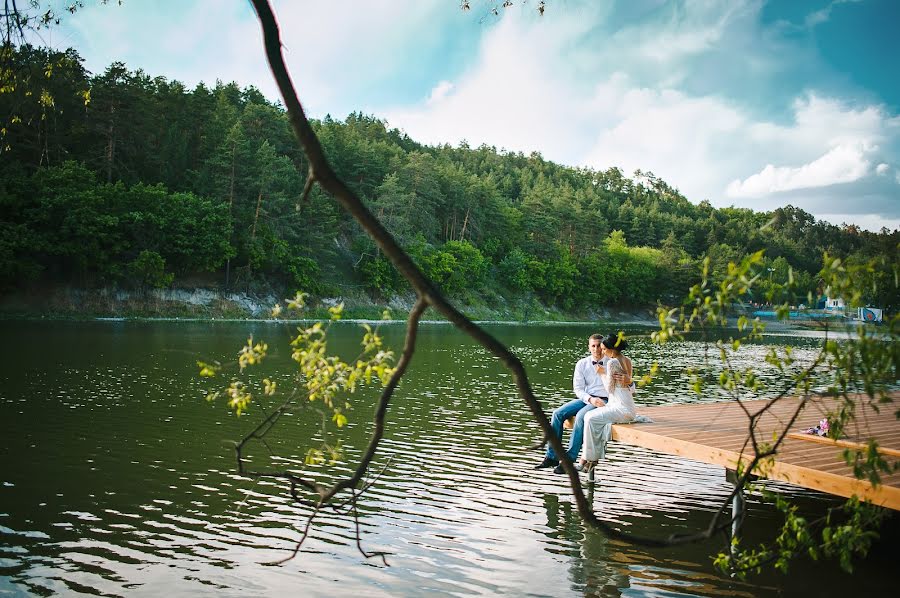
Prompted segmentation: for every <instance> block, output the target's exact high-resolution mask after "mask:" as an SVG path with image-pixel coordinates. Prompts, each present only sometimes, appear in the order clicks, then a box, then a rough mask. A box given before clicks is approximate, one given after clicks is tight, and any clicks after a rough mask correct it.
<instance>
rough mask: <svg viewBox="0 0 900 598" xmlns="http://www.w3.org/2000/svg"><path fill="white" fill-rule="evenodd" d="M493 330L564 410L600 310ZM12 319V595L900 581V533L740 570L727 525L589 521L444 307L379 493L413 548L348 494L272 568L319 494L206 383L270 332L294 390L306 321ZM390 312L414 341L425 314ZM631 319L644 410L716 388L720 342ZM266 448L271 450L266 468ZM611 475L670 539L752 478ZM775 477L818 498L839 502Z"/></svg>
mask: <svg viewBox="0 0 900 598" xmlns="http://www.w3.org/2000/svg"><path fill="white" fill-rule="evenodd" d="M489 329H490V330H491V331H492V332H493V333H494V334H495V335H496V336H498V337H499V338H500V339H501V340H502V341H504V342H506V343H508V344H509V345H510V346H511V348H512V349H513V350H514V351H515V353H516V354H517V355H519V357H520V358H521V359H522V361H523V362H524V363H525V365H526V368H527V370H528V372H529V375H530V376H531V380H532V384H533V386H534V389H535V392H536V394H537V395H538V396H539V397H540V398H541V400H542V401H543V403H544V405H545V407H546V408H548V409H552V408H553V407H555V406H557V405H559V404H561V403H562V402H564V401H566V400H568V399H569V398H570V397H571V375H572V367H573V365H574V363H575V361H576V360H577V359H578V358H579V357H580V356H581V355H582V354H584V352H585V350H586V338H587V336H588V335H589V334H590V333H592V332H594V331H595V330H594V328H593V327H591V326H586V325H530V326H523V325H493V326H490V327H489ZM0 330H2V332H3V340H4V344H5V345H6V347H5V348H4V350H3V352H2V355H3V357H2V359H0V417H2V422H3V426H2V432H0V458H2V462H0V463H2V465H0V595H7V594H11V595H28V594H30V595H50V594H78V593H80V594H92V595H104V596H131V595H162V594H168V595H171V596H182V595H192V596H193V595H209V596H281V595H303V596H349V595H355V596H418V595H452V596H460V595H510V596H577V595H603V596H618V595H625V596H638V595H641V596H644V595H646V596H712V595H730V596H779V595H801V594H809V595H815V596H823V595H834V596H848V595H853V594H857V595H860V596H862V595H869V594H870V593H871V594H874V593H875V592H878V593H879V594H881V593H883V592H892V591H893V590H895V588H896V587H897V583H896V582H897V581H898V576H897V572H896V567H895V564H896V560H895V559H893V557H889V554H890V551H889V550H888V548H887V546H886V545H888V544H890V543H891V542H883V543H881V544H880V545H879V546H877V547H876V550H875V551H874V552H873V554H872V555H871V557H870V558H869V559H867V560H866V561H865V562H862V563H859V564H858V565H857V567H856V569H855V572H854V573H853V574H852V575H848V574H845V573H843V572H842V571H841V570H840V569H839V567H838V566H837V564H836V563H831V562H827V563H813V564H809V563H805V564H804V563H799V564H797V565H795V566H794V567H793V568H792V569H791V572H790V574H788V575H787V576H782V575H775V574H770V575H767V576H765V577H764V578H762V579H755V580H753V581H750V582H739V581H735V580H731V579H728V578H724V577H721V576H719V575H717V574H716V573H715V571H714V570H713V567H712V565H711V557H712V556H713V555H714V554H715V553H716V552H717V551H718V549H719V548H720V543H718V542H716V543H711V544H710V543H707V544H699V545H691V546H681V547H678V548H670V549H662V550H661V549H645V548H640V547H636V546H633V545H629V544H627V543H623V542H620V541H616V540H610V539H609V538H607V537H605V536H604V535H603V534H601V533H599V532H595V531H593V530H587V529H586V528H585V526H584V525H582V523H581V521H580V518H579V517H578V514H577V512H576V511H575V508H574V505H573V501H572V499H571V496H570V489H569V488H568V483H567V478H566V477H565V476H557V475H554V474H553V473H550V472H549V471H546V470H544V471H534V470H533V469H532V466H533V465H535V464H536V463H537V462H538V461H539V460H540V458H541V455H540V453H539V452H538V451H536V450H534V449H529V446H531V445H532V444H533V443H534V442H535V440H537V438H538V436H539V432H538V428H537V425H536V424H535V423H534V422H533V420H532V418H531V415H530V413H529V412H528V410H527V409H526V408H525V407H524V405H523V404H522V403H521V402H520V400H519V399H518V397H517V396H516V393H515V389H514V387H513V385H512V382H511V379H510V377H509V376H508V375H507V374H506V373H505V372H504V370H503V369H502V368H501V367H500V366H499V365H498V364H497V363H496V361H495V360H494V359H492V358H491V357H490V356H488V355H487V354H486V353H485V351H484V350H482V349H481V348H479V347H478V346H476V345H475V344H474V343H473V342H472V341H470V340H468V339H467V338H465V337H463V336H462V335H461V334H459V333H458V332H456V331H455V330H453V329H452V328H451V327H450V326H447V325H441V324H430V325H423V327H422V332H421V336H420V341H419V350H418V352H417V354H416V356H415V358H414V360H413V364H412V366H411V368H410V370H409V372H408V373H407V376H406V377H405V378H404V382H403V383H402V385H401V387H400V388H399V389H398V391H397V393H396V395H395V399H394V402H393V404H392V407H391V411H390V415H389V429H388V432H387V435H386V437H385V440H384V442H383V444H382V448H381V449H380V450H379V453H378V455H377V457H376V462H375V467H374V469H375V470H379V469H380V468H381V467H383V466H384V465H385V464H386V463H389V466H388V467H387V469H386V470H385V471H384V473H383V475H382V476H381V477H380V478H379V479H378V480H377V482H376V483H375V484H374V485H373V486H372V487H371V488H370V489H369V491H368V493H367V496H366V497H365V499H364V500H363V501H362V503H361V510H360V526H361V529H362V539H363V547H364V548H365V549H367V550H383V551H386V552H388V553H390V555H389V556H388V563H389V565H390V566H389V567H385V566H383V565H382V564H381V561H380V560H379V559H371V560H367V559H365V558H364V557H363V556H362V555H361V554H360V552H359V551H358V549H357V548H356V545H355V541H354V537H355V533H354V525H353V520H352V518H350V517H347V516H338V515H335V514H333V513H330V512H329V513H325V514H323V515H321V516H320V518H319V519H317V520H316V522H315V524H314V525H313V528H312V531H311V537H310V538H309V539H308V540H307V542H306V544H305V545H304V549H303V551H302V552H301V553H300V554H299V555H298V556H297V558H295V559H294V560H292V561H289V562H287V563H285V564H283V565H280V566H267V565H265V564H261V563H266V562H271V561H274V560H278V559H281V558H284V557H285V556H287V555H288V554H289V551H290V550H292V549H293V547H294V546H295V544H296V542H297V540H298V539H299V538H300V537H301V535H302V532H303V528H304V525H305V522H306V515H307V514H308V512H307V511H305V510H304V509H303V508H301V507H299V506H297V505H295V504H294V503H292V502H291V500H290V497H289V495H288V493H287V489H286V487H285V486H284V485H282V484H278V483H274V482H262V481H261V482H254V481H252V480H248V479H244V478H241V477H239V476H237V475H236V474H235V467H234V453H233V450H232V449H231V448H230V445H229V442H231V441H234V440H237V439H239V438H240V437H241V435H242V434H244V433H246V432H247V431H248V430H250V429H251V428H252V426H254V425H255V423H256V422H258V421H259V418H260V417H261V412H260V410H259V409H258V408H252V409H251V411H250V413H249V414H248V415H245V416H242V417H241V418H236V417H235V416H234V415H232V414H230V413H229V412H228V410H227V409H226V408H225V406H224V404H221V403H220V404H209V403H207V402H205V401H204V400H203V396H204V395H205V390H206V388H207V387H208V384H207V383H206V382H204V381H201V380H200V379H199V378H198V377H197V375H196V373H197V368H196V366H195V361H196V360H197V359H207V360H209V359H220V360H227V359H229V356H234V355H235V354H236V352H237V350H238V349H239V347H240V346H241V345H242V344H243V343H244V342H245V340H246V338H247V336H248V335H250V334H253V335H254V338H257V339H265V340H267V341H268V343H269V346H270V353H271V357H270V359H269V360H268V361H267V363H266V365H265V366H264V369H263V372H264V373H266V374H267V375H271V376H274V377H275V378H276V379H278V380H279V382H280V383H281V384H282V387H284V386H285V385H287V384H288V383H289V381H290V365H291V362H290V360H289V347H288V345H287V339H288V337H289V334H290V332H291V331H292V327H291V326H288V325H280V324H267V323H246V322H241V323H197V322H89V323H85V322H81V323H68V322H67V323H59V322H53V323H44V322H0ZM383 331H384V333H385V335H386V337H387V339H388V343H389V344H391V345H392V346H394V347H397V348H399V344H400V342H401V340H402V334H403V331H402V326H400V325H388V326H386V327H384V328H383ZM601 331H602V330H601ZM628 332H629V334H630V335H634V336H632V337H630V338H631V339H632V341H633V342H632V345H633V348H632V350H631V351H630V353H631V355H632V357H633V359H634V360H635V365H636V368H637V369H638V370H646V365H647V364H648V363H649V362H650V361H652V360H654V359H655V360H658V361H659V362H660V363H661V364H662V365H663V368H664V373H663V375H662V376H661V377H660V380H659V381H658V382H657V383H655V384H654V385H653V386H652V387H651V388H647V389H644V390H643V391H642V392H640V393H639V394H638V396H637V397H636V399H637V402H638V407H639V409H640V406H641V405H656V404H663V403H669V402H673V401H695V400H697V399H695V398H693V397H691V396H690V395H688V394H686V391H685V390H684V380H683V376H681V375H680V372H681V370H682V369H683V368H684V367H686V366H687V365H688V364H690V363H694V362H696V361H698V360H700V359H702V358H703V353H702V350H701V348H700V345H699V344H698V343H694V342H687V343H681V344H673V345H669V346H666V347H662V348H660V347H656V346H653V345H652V344H650V342H649V338H648V333H649V329H638V328H633V329H629V331H628ZM359 338H360V333H359V326H358V325H354V324H350V323H347V324H341V325H339V326H336V327H335V328H333V329H332V332H331V335H330V339H331V342H332V344H333V345H334V347H335V348H336V350H337V351H338V352H339V353H341V354H342V355H344V356H350V355H352V354H354V353H355V351H356V347H357V346H358V342H359ZM818 342H820V339H819V338H817V335H816V334H810V333H807V334H805V335H803V336H799V335H792V336H784V335H783V336H771V337H768V338H767V340H766V341H765V342H764V343H761V344H759V345H755V346H748V347H746V348H745V349H744V350H742V352H741V358H742V360H743V361H742V363H743V364H744V365H753V366H754V367H757V368H759V369H760V370H761V371H762V373H763V376H764V377H766V376H775V375H776V374H775V372H772V371H770V370H769V369H768V366H767V365H766V364H765V363H764V361H763V355H764V353H765V351H766V349H767V348H768V347H769V346H771V345H772V344H775V345H785V344H790V345H792V346H794V347H796V348H797V350H798V354H799V355H800V357H801V361H802V358H803V357H804V356H808V355H810V354H811V353H812V351H813V350H814V348H815V346H816V344H817V343H818ZM712 357H714V356H711V358H712ZM232 358H233V357H232ZM374 396H375V395H374V394H373V393H372V392H368V393H363V394H362V395H361V396H360V397H358V398H357V399H355V405H356V407H355V409H354V411H353V412H352V413H351V414H350V420H351V425H350V426H349V429H348V430H347V432H346V435H345V436H344V443H345V444H346V446H347V452H348V455H350V456H356V455H358V454H359V451H360V450H361V449H362V448H363V447H364V444H365V441H366V440H367V438H368V434H369V431H370V426H369V424H368V422H369V420H370V419H371V405H372V399H373V397H374ZM714 399H715V397H713V396H709V397H706V400H714ZM316 427H317V420H316V417H315V416H314V415H313V414H312V413H311V412H309V411H303V412H297V413H295V414H293V415H291V416H290V417H286V418H285V419H284V420H282V422H281V424H280V425H279V428H277V429H276V431H275V432H273V434H272V436H271V438H270V443H269V444H270V448H271V450H272V451H273V452H274V453H275V454H276V455H277V456H276V458H275V463H281V464H282V466H284V467H298V468H299V467H302V463H303V458H304V455H305V451H306V448H307V444H306V443H305V440H304V439H305V438H306V436H307V435H308V434H309V433H311V432H313V431H314V430H315V429H316ZM264 453H265V451H264V450H263V449H259V450H257V451H256V452H255V453H253V455H252V456H253V458H254V459H257V460H258V461H256V462H259V463H262V462H263V461H266V460H267V459H268V457H265V454H264ZM266 462H268V461H266ZM337 467H338V468H339V469H340V470H342V471H347V470H348V469H349V466H348V465H346V464H344V465H338V466H337ZM314 469H315V468H314ZM319 469H322V468H319ZM599 481H600V484H599V486H598V488H597V489H596V490H595V491H594V492H593V493H592V500H593V504H594V506H595V509H596V510H597V512H598V513H599V515H600V517H601V518H603V519H604V520H606V521H608V522H610V523H612V524H614V525H616V526H618V527H621V528H623V529H627V530H629V531H633V532H635V533H638V534H641V535H647V536H665V535H668V534H670V533H674V532H691V531H696V530H698V529H702V528H703V527H704V526H705V525H706V523H707V522H708V520H709V517H710V515H711V513H713V512H714V511H715V510H716V509H717V508H718V506H719V504H720V502H721V501H722V500H724V499H725V497H727V495H728V493H729V490H730V488H729V486H728V484H727V482H726V480H725V476H724V471H723V470H722V468H719V467H713V466H709V465H704V464H700V463H695V462H692V461H688V460H685V459H679V458H676V457H671V456H667V455H661V454H657V453H653V452H651V451H648V450H644V449H641V448H636V447H630V446H626V445H620V444H618V443H613V445H611V450H610V452H609V459H608V460H607V461H605V462H603V463H602V469H601V471H600V473H599ZM773 487H774V488H777V489H779V490H780V491H782V492H784V493H786V494H789V495H791V496H793V497H795V498H796V499H797V501H798V504H799V505H800V508H801V510H802V511H803V512H804V513H805V514H807V515H808V516H810V517H815V516H818V515H821V513H822V512H823V511H824V509H826V508H827V507H829V506H832V505H834V504H835V499H833V498H831V497H828V496H826V495H822V494H818V493H814V492H808V491H804V490H801V489H798V488H795V487H792V486H788V485H773ZM748 508H749V519H748V523H747V525H746V533H747V535H748V537H749V538H753V537H754V536H757V535H760V534H764V533H767V532H770V531H771V530H772V529H774V527H775V526H776V525H777V523H778V517H777V514H776V513H775V510H774V509H773V508H772V507H770V506H768V505H765V504H762V503H761V502H760V501H759V500H758V499H757V497H754V496H750V497H748ZM894 529H896V526H895V527H894ZM893 540H894V541H895V540H896V538H893Z"/></svg>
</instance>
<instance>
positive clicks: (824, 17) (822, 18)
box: [803, 0, 861, 28]
mask: <svg viewBox="0 0 900 598" xmlns="http://www.w3.org/2000/svg"><path fill="white" fill-rule="evenodd" d="M860 1H861V0H832V2H831V3H830V4H828V6H826V7H825V8H822V9H819V10H816V11H813V12H811V13H809V14H808V15H806V18H805V19H804V20H803V24H804V25H805V26H806V27H809V28H812V27H815V26H817V25H821V24H822V23H824V22H826V21H828V19H830V18H831V11H832V10H834V7H835V6H837V5H838V4H848V3H852V2H860Z"/></svg>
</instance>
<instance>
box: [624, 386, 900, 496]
mask: <svg viewBox="0 0 900 598" xmlns="http://www.w3.org/2000/svg"><path fill="white" fill-rule="evenodd" d="M892 397H893V398H894V401H895V402H894V403H887V404H885V405H883V406H882V408H881V409H880V410H879V411H877V412H876V411H875V410H874V409H872V408H871V407H869V406H868V405H867V404H866V401H865V400H863V399H861V400H859V401H858V402H857V405H858V411H857V417H856V419H855V420H854V422H852V423H851V424H850V428H849V429H848V430H846V433H845V437H844V438H842V439H840V440H837V441H835V440H830V439H827V438H823V437H820V436H815V435H810V434H803V433H802V431H803V430H805V429H807V428H811V427H813V426H815V425H816V424H817V423H818V422H819V420H821V419H822V418H824V417H825V414H826V413H827V412H828V410H829V408H830V407H832V406H833V405H835V404H837V403H836V401H835V400H834V399H825V398H815V399H810V400H808V401H807V405H806V406H805V407H804V409H803V412H802V413H801V414H800V417H799V418H798V419H797V422H796V424H795V425H794V426H792V427H791V429H790V430H789V431H788V432H789V434H788V437H787V438H786V439H785V440H784V442H783V443H782V445H781V447H780V448H779V450H778V454H777V455H776V456H775V463H774V465H773V466H772V467H771V468H770V469H769V470H768V471H767V472H766V476H765V477H767V478H769V479H773V480H779V481H782V482H789V483H791V484H796V485H798V486H803V487H805V488H811V489H813V490H819V491H821V492H827V493H830V494H836V495H838V496H843V497H850V496H853V495H854V494H855V495H857V496H859V497H864V498H868V499H870V500H871V501H872V502H873V503H874V504H877V505H881V506H884V507H888V508H891V509H894V510H900V472H897V473H894V474H891V475H884V474H882V476H881V485H879V486H878V487H877V488H874V487H873V486H872V484H871V483H870V482H868V481H866V480H857V479H856V478H855V477H854V476H853V470H852V468H851V467H850V466H848V465H847V464H846V462H845V461H844V458H843V456H842V452H843V450H844V449H845V448H862V447H865V446H866V444H867V443H868V441H869V439H871V438H875V439H877V440H878V445H879V452H880V453H881V455H882V456H883V457H884V459H885V460H886V461H887V462H888V463H889V464H893V463H896V462H897V461H898V459H900V420H898V419H897V418H896V416H895V411H896V410H897V409H898V404H897V400H898V399H900V393H894V394H893V395H892ZM799 402H800V399H799V398H787V399H782V400H780V401H778V402H777V403H775V404H774V405H773V406H772V407H771V408H769V409H768V410H767V411H766V413H765V414H764V415H763V416H762V417H760V419H759V423H758V425H757V432H756V438H757V439H758V440H759V442H761V443H771V442H772V438H773V436H772V435H773V433H774V432H781V431H782V430H784V429H785V426H786V425H787V422H788V420H789V418H790V417H791V415H792V414H793V413H794V411H795V410H796V409H797V407H798V405H799ZM769 403H770V401H767V400H764V401H745V402H744V403H743V404H744V407H746V408H747V410H748V411H749V412H750V413H756V412H759V411H760V410H761V409H763V408H765V407H766V406H767V405H768V404H769ZM638 413H640V414H642V415H647V416H649V417H651V418H652V419H653V422H654V423H642V424H617V425H615V426H613V431H612V439H613V440H617V441H619V442H624V443H627V444H633V445H637V446H642V447H645V448H649V449H652V450H656V451H660V452H663V453H669V454H672V455H678V456H681V457H685V458H688V459H694V460H696V461H702V462H704V463H711V464H713V465H721V466H722V467H725V468H728V469H734V468H735V466H736V465H737V463H738V460H739V459H741V460H743V461H744V462H745V463H746V462H748V461H749V460H750V459H751V458H752V456H753V446H752V444H750V443H748V442H747V437H748V436H747V435H748V421H749V420H748V417H747V414H746V413H745V411H744V410H743V409H742V408H741V406H740V405H739V404H738V403H737V402H735V401H728V402H722V403H704V404H681V405H664V406H659V407H639V408H638Z"/></svg>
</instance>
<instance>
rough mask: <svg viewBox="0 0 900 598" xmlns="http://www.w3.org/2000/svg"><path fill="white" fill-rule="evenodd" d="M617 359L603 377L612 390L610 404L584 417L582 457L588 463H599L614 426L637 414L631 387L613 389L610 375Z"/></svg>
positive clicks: (592, 410) (607, 386) (593, 410)
mask: <svg viewBox="0 0 900 598" xmlns="http://www.w3.org/2000/svg"><path fill="white" fill-rule="evenodd" d="M614 361H618V360H616V359H613V360H610V361H609V362H608V363H607V364H606V371H607V374H605V375H604V376H603V382H604V384H606V388H612V391H611V392H610V393H609V402H608V403H607V404H606V406H604V407H597V408H596V409H591V410H590V411H588V412H587V413H586V414H585V416H584V443H583V445H582V450H583V451H584V452H583V454H582V456H583V457H584V458H585V459H586V460H587V461H598V460H600V459H602V458H603V457H604V456H605V455H606V443H607V442H609V437H610V435H611V434H612V425H613V424H621V423H625V422H630V421H631V420H633V419H634V417H635V415H636V412H635V407H634V398H633V397H632V390H631V387H630V386H626V387H624V388H623V387H621V386H616V387H615V388H613V385H614V384H615V381H614V380H613V379H612V376H610V375H609V373H608V372H609V366H610V364H612V363H613V362H614Z"/></svg>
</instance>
